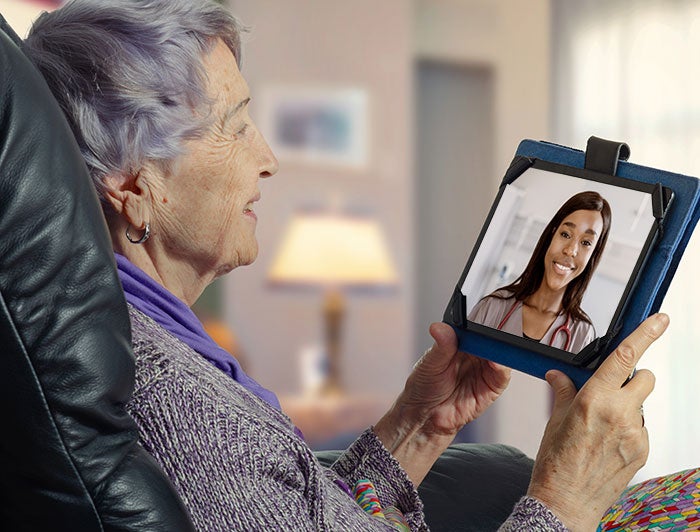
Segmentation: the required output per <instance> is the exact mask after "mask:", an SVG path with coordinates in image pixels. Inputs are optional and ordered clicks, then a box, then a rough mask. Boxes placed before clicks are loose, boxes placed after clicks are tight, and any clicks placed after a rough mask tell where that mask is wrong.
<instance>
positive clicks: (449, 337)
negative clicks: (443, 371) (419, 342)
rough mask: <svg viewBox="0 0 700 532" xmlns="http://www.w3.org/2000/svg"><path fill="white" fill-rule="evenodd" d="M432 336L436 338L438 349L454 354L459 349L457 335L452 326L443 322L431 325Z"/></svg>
mask: <svg viewBox="0 0 700 532" xmlns="http://www.w3.org/2000/svg"><path fill="white" fill-rule="evenodd" d="M430 336H432V337H433V340H435V346H434V347H436V348H437V349H438V350H440V351H443V352H446V353H448V354H450V355H453V354H454V353H455V352H456V351H457V335H456V334H455V331H454V329H453V328H452V327H450V326H449V325H447V324H446V323H442V322H435V323H433V324H431V325H430Z"/></svg>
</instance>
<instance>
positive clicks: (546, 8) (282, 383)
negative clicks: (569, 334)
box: [0, 0, 700, 480]
mask: <svg viewBox="0 0 700 532" xmlns="http://www.w3.org/2000/svg"><path fill="white" fill-rule="evenodd" d="M60 3H61V2H60V1H52V0H2V2H1V3H0V11H1V12H2V13H3V15H4V16H5V17H6V18H7V19H8V21H9V22H10V24H11V25H13V27H15V29H16V30H17V31H18V33H20V34H21V33H23V32H25V31H26V29H27V28H28V26H29V24H30V23H31V20H33V18H35V17H36V16H37V14H38V13H39V12H40V11H42V10H48V9H53V8H55V7H56V6H57V5H60ZM222 3H224V4H225V5H228V6H230V7H231V9H232V10H233V12H234V13H235V14H236V15H237V16H238V17H239V18H240V19H241V20H242V21H243V22H244V23H245V24H246V25H247V26H248V27H249V29H250V32H249V33H248V34H246V36H245V39H244V53H243V74H244V76H245V77H246V79H247V80H248V83H249V85H250V87H251V92H252V96H253V103H252V104H251V114H252V116H253V118H254V119H255V120H256V121H257V123H258V126H259V127H260V129H261V130H262V132H263V133H264V134H265V136H266V137H267V139H268V141H269V142H270V144H271V145H272V147H273V149H274V150H275V152H276V153H277V155H278V158H279V161H280V171H279V173H278V174H277V175H276V176H275V177H273V178H272V179H270V180H264V181H263V182H261V191H262V200H261V201H260V202H259V203H258V207H257V209H256V211H257V214H258V216H259V223H258V232H257V234H258V241H259V244H260V254H259V256H258V260H257V261H256V262H255V264H254V265H252V266H248V267H246V268H241V269H240V270H236V271H235V272H234V273H233V274H231V275H229V276H228V277H226V278H223V279H221V280H219V281H217V282H215V283H214V284H213V285H212V286H211V287H210V288H209V289H207V291H206V292H205V294H204V295H203V296H202V298H201V300H200V301H199V302H198V303H197V305H196V311H197V312H198V314H199V315H200V317H202V319H203V320H204V321H205V322H206V323H207V324H208V326H209V329H210V332H211V334H212V336H214V337H215V338H217V340H218V341H220V343H222V345H224V347H226V348H227V349H229V350H230V351H231V352H232V354H234V355H235V356H237V357H239V358H240V360H241V363H242V364H243V365H244V367H245V368H246V369H247V371H248V372H249V373H250V374H251V375H252V376H253V377H255V378H256V379H257V380H259V381H260V382H261V383H262V384H264V385H265V386H267V387H268V388H271V389H272V390H274V391H275V392H276V393H277V394H278V395H279V396H280V399H281V401H282V403H283V406H284V407H285V409H286V411H287V412H288V413H289V414H290V416H291V417H292V418H293V419H294V421H295V422H296V423H297V424H298V425H299V426H300V427H301V429H302V431H304V433H305V434H306V436H307V439H309V441H310V443H311V444H312V445H314V446H315V447H317V448H328V447H334V446H335V447H337V446H339V445H344V444H346V443H347V442H348V441H349V440H350V439H352V438H354V436H356V435H357V434H358V433H359V432H360V431H361V430H363V429H364V428H365V427H366V426H368V425H369V424H371V423H372V422H373V421H375V420H376V419H377V417H378V416H379V415H380V414H381V413H382V412H383V411H384V410H385V409H386V408H387V407H388V406H389V404H390V402H391V400H392V398H393V397H394V396H396V394H397V393H398V392H399V391H400V389H401V387H402V385H403V382H404V379H405V377H406V376H407V374H408V373H409V371H410V369H411V367H412V365H413V364H414V363H415V361H416V360H417V358H418V357H419V355H420V354H421V353H422V352H423V351H424V350H425V349H426V348H428V347H429V346H430V344H431V339H430V337H429V335H428V326H429V324H430V323H431V322H432V321H439V320H440V319H441V318H442V314H443V311H444V309H445V306H446V305H447V302H448V299H449V297H450V295H451V293H452V291H453V290H454V288H455V284H456V283H457V281H458V280H459V276H460V274H461V272H462V269H463V268H464V265H465V263H466V260H467V257H468V254H469V252H470V251H471V248H472V246H473V244H474V242H475V240H476V237H477V235H478V232H479V230H480V228H481V225H482V223H483V221H484V218H485V216H486V213H487V211H488V209H489V206H490V204H491V202H492V200H493V198H494V197H495V194H496V191H497V188H498V184H499V182H500V179H501V177H502V175H503V173H504V171H505V170H506V168H507V167H508V165H509V163H510V160H511V158H512V157H513V154H514V152H515V150H516V148H517V145H518V143H519V141H520V140H522V139H525V138H530V139H536V140H549V141H553V142H556V143H560V144H564V145H568V146H572V147H576V148H585V144H586V140H587V139H588V137H589V136H591V135H596V136H599V137H604V138H609V139H613V140H620V141H625V142H627V143H628V144H629V145H630V147H631V151H632V155H631V158H630V160H631V161H632V162H635V163H640V164H645V165H649V166H655V167H660V168H663V169H667V170H671V171H676V172H679V173H686V174H690V175H696V176H697V175H700V104H699V103H698V98H700V97H699V96H698V94H700V69H699V68H698V66H697V61H698V56H699V55H700V0H528V1H527V2H523V1H522V0H382V1H379V2H377V1H374V0H354V1H352V2H346V1H344V0H224V1H223V2H222ZM329 228H333V230H332V231H329ZM698 238H700V237H695V238H694V239H693V240H691V243H690V245H689V247H688V250H687V252H686V254H685V257H684V259H683V261H682V263H681V265H680V268H679V270H678V273H677V275H676V277H675V279H674V281H673V283H672V285H671V288H670V291H669V293H668V295H667V297H666V300H665V303H664V306H663V309H662V310H664V311H666V312H668V313H669V314H670V316H671V327H670V329H669V330H668V332H667V334H666V336H665V337H664V338H663V339H662V340H661V341H659V342H658V343H657V344H655V345H654V346H653V347H652V349H650V350H649V352H648V353H647V355H646V356H645V357H644V359H643V361H642V365H643V366H644V367H648V368H650V369H652V370H653V371H654V372H655V374H656V376H657V385H656V390H655V392H654V393H653V395H652V396H651V397H650V398H649V400H648V401H647V403H645V405H644V407H645V417H646V423H647V426H648V428H649V432H650V437H651V454H650V458H649V462H648V464H647V465H646V466H645V468H644V469H642V471H640V473H639V474H638V475H637V477H636V478H637V479H639V480H641V479H644V478H649V477H652V476H655V475H657V474H662V473H668V472H671V471H675V470H680V469H683V468H686V467H691V466H697V465H700V427H699V426H698V423H696V422H694V421H692V420H693V419H695V418H694V417H693V416H694V414H695V413H696V412H697V405H693V403H692V401H693V400H694V399H693V398H694V397H696V398H697V397H698V393H697V389H698V385H697V383H696V382H695V380H696V378H697V376H698V375H700V355H698V353H697V351H698V348H697V344H698V343H699V342H698V340H699V339H700V336H699V334H698V332H697V331H698V327H697V324H699V323H700V304H699V303H698V300H697V299H696V298H697V297H698V296H699V295H700V283H698V282H696V280H695V274H696V272H697V271H698V270H699V269H700V242H699V241H698ZM549 408H550V394H549V389H548V386H547V385H546V383H544V381H540V380H538V379H536V378H533V377H529V376H527V375H524V374H521V373H516V374H514V375H513V381H512V384H511V386H510V387H509V389H508V390H507V391H506V393H505V394H504V396H503V397H502V398H501V399H500V400H499V401H498V403H497V404H496V405H495V406H494V407H493V408H492V409H491V410H490V411H489V412H488V413H487V414H486V415H485V416H483V418H482V419H480V420H479V421H478V422H476V423H475V424H473V426H469V427H467V428H466V429H465V430H464V431H463V432H462V433H461V434H460V435H459V439H460V440H461V441H480V442H501V443H507V444H510V445H514V446H516V447H519V448H520V449H522V450H523V451H524V452H526V453H527V454H529V455H530V456H533V457H534V455H535V453H536V451H537V447H538V445H539V439H540V437H541V435H542V431H543V430H544V426H545V423H546V420H547V418H548V414H549Z"/></svg>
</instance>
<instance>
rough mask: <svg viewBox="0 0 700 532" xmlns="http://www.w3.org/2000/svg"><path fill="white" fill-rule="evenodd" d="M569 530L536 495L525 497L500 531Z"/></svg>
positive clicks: (538, 531)
mask: <svg viewBox="0 0 700 532" xmlns="http://www.w3.org/2000/svg"><path fill="white" fill-rule="evenodd" d="M521 530H528V531H530V532H568V530H569V529H568V528H566V527H565V526H564V524H563V523H562V522H561V521H560V520H559V519H558V518H557V516H556V515H554V514H553V513H552V512H551V511H550V509H549V508H547V507H546V506H545V505H544V504H543V503H542V502H540V501H538V500H537V499H535V498H534V497H527V496H525V497H523V498H521V499H520V501H518V503H517V504H516V505H515V508H513V512H512V513H511V514H510V517H508V520H507V521H506V522H505V523H503V525H501V527H500V528H499V529H498V532H519V531H521Z"/></svg>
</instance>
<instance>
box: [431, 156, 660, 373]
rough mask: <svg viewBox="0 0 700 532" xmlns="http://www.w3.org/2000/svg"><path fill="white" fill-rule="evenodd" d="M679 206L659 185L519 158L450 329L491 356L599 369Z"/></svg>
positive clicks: (463, 283) (473, 258) (452, 311)
mask: <svg viewBox="0 0 700 532" xmlns="http://www.w3.org/2000/svg"><path fill="white" fill-rule="evenodd" d="M673 203H674V190H673V189H672V187H669V186H665V185H662V184H660V183H648V182H643V181H637V180H634V179H629V178H623V177H619V176H616V175H611V174H606V173H601V172H598V171H593V170H590V169H585V168H578V167H574V166H569V165H564V164H558V163H556V162H551V161H548V160H544V159H540V158H535V157H526V156H516V157H515V159H514V160H513V162H512V164H511V166H510V168H509V169H508V171H507V173H506V176H505V177H504V179H503V181H502V183H501V186H500V188H499V190H498V194H497V196H496V198H495V200H494V202H493V204H492V206H491V209H490V212H489V214H488V216H487V219H486V220H485V223H484V225H483V227H482V229H481V232H480V234H479V237H478V239H477V242H476V245H475V246H474V248H473V249H472V250H471V253H470V254H469V258H468V261H467V264H466V266H465V267H464V270H463V272H462V275H461V277H460V279H459V281H458V283H457V285H456V288H455V291H454V294H453V296H452V298H451V300H450V303H449V305H448V308H447V309H446V311H445V316H444V321H446V322H447V323H449V324H451V325H452V326H453V327H455V328H456V329H457V330H458V334H460V333H461V334H462V335H467V336H468V335H469V334H470V333H471V334H473V335H477V336H479V337H482V338H486V339H490V340H492V341H491V342H486V343H485V344H484V345H485V346H486V347H487V348H488V349H498V347H499V346H501V345H503V346H510V347H512V348H515V352H516V353H518V354H519V356H522V357H528V356H530V355H529V354H533V356H536V357H540V358H539V359H538V360H540V361H541V360H553V361H557V364H553V365H552V367H561V366H562V364H563V365H565V366H570V367H572V368H585V369H587V370H593V369H595V368H596V367H597V366H598V365H599V364H600V363H601V362H602V360H603V359H604V358H605V356H607V354H609V352H610V351H611V350H612V349H611V346H612V345H616V343H614V344H613V340H615V339H616V337H617V335H618V334H619V332H620V329H621V324H622V322H623V317H624V315H625V311H626V309H627V308H628V305H629V302H630V297H631V294H632V293H633V291H634V289H635V286H636V285H637V282H638V280H639V278H640V276H641V274H642V272H644V269H645V265H646V263H647V261H648V259H649V257H650V255H651V254H652V253H653V252H654V249H655V246H656V243H657V242H658V240H659V238H660V236H661V235H662V234H663V230H664V222H665V219H666V217H667V215H668V213H669V212H670V211H671V209H672V208H673ZM474 354H477V355H480V356H483V355H486V358H490V357H489V356H488V353H485V352H482V353H479V352H477V353H474ZM541 357H545V359H542V358H541ZM545 364H546V363H545ZM524 365H525V366H526V367H527V364H524ZM540 365H541V364H540ZM516 366H517V364H516ZM538 376H542V375H541V374H538Z"/></svg>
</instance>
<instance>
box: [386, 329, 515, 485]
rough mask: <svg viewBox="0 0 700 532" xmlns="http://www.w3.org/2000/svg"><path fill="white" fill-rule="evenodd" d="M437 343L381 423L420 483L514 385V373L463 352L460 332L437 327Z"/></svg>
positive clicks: (390, 443)
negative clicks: (465, 429) (460, 434)
mask: <svg viewBox="0 0 700 532" xmlns="http://www.w3.org/2000/svg"><path fill="white" fill-rule="evenodd" d="M430 334H431V335H432V337H433V339H434V340H435V344H434V345H433V346H432V347H431V348H430V349H429V350H428V351H426V352H425V354H424V355H423V356H422V357H421V359H420V360H419V361H418V362H417V363H416V365H415V366H414V369H413V372H412V373H411V375H410V376H409V377H408V380H407V381H406V386H405V388H404V390H403V392H402V393H401V395H400V396H399V398H398V399H397V400H396V402H395V403H394V406H393V407H392V408H391V410H390V411H389V412H388V413H387V414H386V415H385V416H384V417H383V418H382V419H381V420H380V421H379V423H377V425H375V427H374V431H375V433H376V434H377V436H378V437H379V439H380V440H382V442H383V443H384V445H385V446H386V447H387V448H388V449H389V450H390V451H391V452H392V453H393V454H394V456H395V457H396V458H397V459H398V460H399V462H401V464H402V466H403V467H404V469H406V471H407V473H408V475H409V477H410V478H411V480H412V481H413V482H414V484H416V485H418V484H419V483H420V482H421V481H422V479H423V477H424V476H425V474H426V473H427V472H428V470H429V469H430V467H431V466H432V464H433V463H434V461H435V460H436V459H437V457H438V456H439V455H440V454H441V453H442V452H443V451H444V450H445V448H446V447H447V446H448V445H449V444H450V443H451V442H452V440H453V439H454V437H455V435H456V434H457V431H459V429H461V428H462V427H463V426H464V425H465V424H467V423H469V422H470V421H473V420H474V419H476V418H477V417H479V416H480V415H481V414H482V413H483V412H484V410H486V409H487V408H488V407H489V406H490V405H491V404H492V403H493V402H494V401H495V400H496V399H497V398H498V396H499V395H501V393H503V390H505V389H506V386H508V382H509V381H510V369H508V368H506V367H503V366H500V365H499V364H496V363H495V362H490V361H487V360H484V359H481V358H478V357H475V356H472V355H468V354H466V353H462V352H459V351H458V349H457V336H456V334H455V332H454V330H453V329H452V328H451V327H450V326H449V325H446V324H444V323H433V324H432V325H431V326H430Z"/></svg>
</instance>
